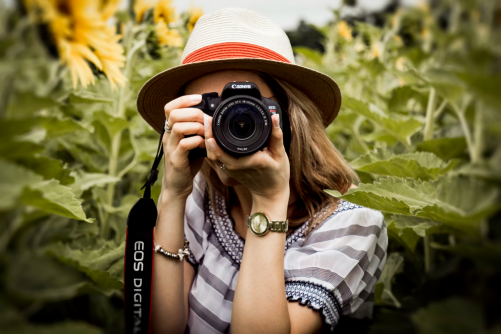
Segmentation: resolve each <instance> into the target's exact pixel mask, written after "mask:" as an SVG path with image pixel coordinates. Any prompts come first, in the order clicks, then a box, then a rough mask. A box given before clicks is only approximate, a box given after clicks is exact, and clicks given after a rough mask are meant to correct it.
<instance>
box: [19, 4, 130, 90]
mask: <svg viewBox="0 0 501 334" xmlns="http://www.w3.org/2000/svg"><path fill="white" fill-rule="evenodd" d="M24 1H25V5H26V9H27V11H28V14H29V15H30V17H31V18H32V19H34V20H35V22H37V23H42V24H47V26H48V27H49V31H50V32H51V39H52V42H53V43H54V45H55V46H56V48H57V50H58V53H59V57H60V59H61V61H62V62H63V63H64V64H65V65H66V66H67V67H68V69H69V70H70V73H71V79H72V82H73V87H74V88H76V87H77V85H78V81H80V83H81V84H82V86H83V87H87V86H88V85H89V84H94V83H95V80H94V75H93V73H92V69H91V68H90V66H89V63H92V64H93V65H94V66H95V67H96V68H97V69H99V70H101V71H103V72H104V74H105V75H106V76H107V77H108V80H109V81H110V85H111V87H112V89H115V88H116V84H118V85H124V84H125V81H126V78H125V77H124V75H123V74H122V71H121V70H120V69H121V68H122V67H124V64H125V56H124V55H123V53H124V49H123V47H122V45H121V44H120V43H119V40H120V36H119V35H117V34H116V31H115V29H114V28H113V27H112V26H110V25H109V24H108V23H107V20H108V19H109V18H111V17H112V16H113V15H114V14H115V12H116V10H117V6H118V4H119V2H120V0H24Z"/></svg>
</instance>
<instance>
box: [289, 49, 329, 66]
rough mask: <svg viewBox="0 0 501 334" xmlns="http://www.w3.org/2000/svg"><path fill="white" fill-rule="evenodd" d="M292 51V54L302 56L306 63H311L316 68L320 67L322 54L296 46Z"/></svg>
mask: <svg viewBox="0 0 501 334" xmlns="http://www.w3.org/2000/svg"><path fill="white" fill-rule="evenodd" d="M293 49H294V53H296V54H300V55H302V56H303V57H304V58H305V60H306V61H308V62H313V63H314V64H315V65H317V66H321V65H322V54H321V53H319V52H318V51H316V50H312V49H310V48H307V47H303V46H296V47H294V48H293Z"/></svg>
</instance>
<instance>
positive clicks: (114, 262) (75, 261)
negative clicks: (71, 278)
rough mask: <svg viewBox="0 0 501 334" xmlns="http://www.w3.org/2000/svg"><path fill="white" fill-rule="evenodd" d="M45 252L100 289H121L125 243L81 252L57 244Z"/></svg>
mask: <svg viewBox="0 0 501 334" xmlns="http://www.w3.org/2000/svg"><path fill="white" fill-rule="evenodd" d="M124 224H125V222H124ZM47 252H48V254H49V255H51V256H53V257H54V258H56V259H58V260H59V261H61V262H63V263H66V264H68V265H70V266H72V267H74V268H76V269H78V270H79V271H81V272H83V273H84V274H86V275H87V276H88V277H89V278H90V279H91V280H92V281H93V282H94V283H95V284H96V285H97V286H99V287H100V288H103V289H123V265H124V262H123V259H124V253H125V242H123V243H122V244H120V246H118V247H116V246H114V244H113V243H112V242H109V243H106V244H104V245H103V246H102V247H100V248H97V249H83V250H80V249H72V248H70V246H69V245H64V244H62V243H57V244H53V245H51V246H49V248H48V250H47Z"/></svg>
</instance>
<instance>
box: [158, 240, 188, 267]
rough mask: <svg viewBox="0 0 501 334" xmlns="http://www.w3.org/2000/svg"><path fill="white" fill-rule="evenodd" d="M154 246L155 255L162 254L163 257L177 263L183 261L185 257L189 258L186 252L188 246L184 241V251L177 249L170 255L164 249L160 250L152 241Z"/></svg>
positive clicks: (160, 247)
mask: <svg viewBox="0 0 501 334" xmlns="http://www.w3.org/2000/svg"><path fill="white" fill-rule="evenodd" d="M153 243H154V244H155V248H154V250H155V253H162V254H163V255H165V256H167V257H170V258H172V259H174V260H176V261H178V262H181V261H183V259H184V257H185V256H190V251H189V250H188V245H189V244H190V243H189V241H188V240H185V241H184V249H181V248H179V249H178V251H177V254H176V253H171V252H167V251H166V250H165V249H163V248H162V246H160V245H159V244H157V243H156V242H155V241H153Z"/></svg>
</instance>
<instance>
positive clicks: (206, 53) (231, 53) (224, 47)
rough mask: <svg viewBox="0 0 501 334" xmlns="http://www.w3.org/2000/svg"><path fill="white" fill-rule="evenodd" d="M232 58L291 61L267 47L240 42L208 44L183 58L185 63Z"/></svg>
mask: <svg viewBox="0 0 501 334" xmlns="http://www.w3.org/2000/svg"><path fill="white" fill-rule="evenodd" d="M230 58H259V59H268V60H277V61H282V62H285V63H290V61H289V60H288V59H287V58H285V57H284V56H282V55H281V54H279V53H277V52H275V51H272V50H270V49H267V48H265V47H262V46H259V45H255V44H250V43H239V42H226V43H218V44H212V45H207V46H205V47H203V48H200V49H198V50H195V51H193V52H191V53H190V54H189V55H187V56H186V58H184V59H183V64H189V63H195V62H199V61H205V60H216V59H230Z"/></svg>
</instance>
